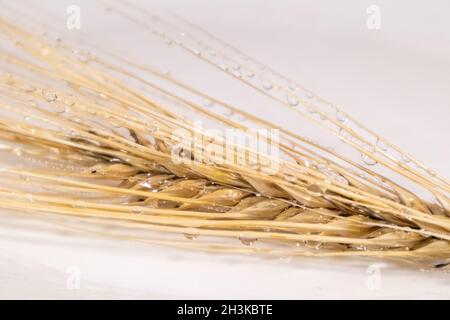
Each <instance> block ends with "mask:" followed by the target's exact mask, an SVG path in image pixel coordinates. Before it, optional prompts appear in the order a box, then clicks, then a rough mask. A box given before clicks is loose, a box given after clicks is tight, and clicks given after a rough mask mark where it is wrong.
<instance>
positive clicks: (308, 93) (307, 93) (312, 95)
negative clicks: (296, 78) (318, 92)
mask: <svg viewBox="0 0 450 320" xmlns="http://www.w3.org/2000/svg"><path fill="white" fill-rule="evenodd" d="M306 97H307V98H308V99H313V98H314V94H313V93H312V92H309V91H307V92H306Z"/></svg>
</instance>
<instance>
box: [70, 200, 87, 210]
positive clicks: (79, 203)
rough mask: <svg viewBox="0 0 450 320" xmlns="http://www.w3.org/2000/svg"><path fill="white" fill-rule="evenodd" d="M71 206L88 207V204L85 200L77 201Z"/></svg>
mask: <svg viewBox="0 0 450 320" xmlns="http://www.w3.org/2000/svg"><path fill="white" fill-rule="evenodd" d="M73 207H74V208H77V209H85V208H87V207H88V205H87V203H85V202H81V201H78V202H75V203H74V204H73Z"/></svg>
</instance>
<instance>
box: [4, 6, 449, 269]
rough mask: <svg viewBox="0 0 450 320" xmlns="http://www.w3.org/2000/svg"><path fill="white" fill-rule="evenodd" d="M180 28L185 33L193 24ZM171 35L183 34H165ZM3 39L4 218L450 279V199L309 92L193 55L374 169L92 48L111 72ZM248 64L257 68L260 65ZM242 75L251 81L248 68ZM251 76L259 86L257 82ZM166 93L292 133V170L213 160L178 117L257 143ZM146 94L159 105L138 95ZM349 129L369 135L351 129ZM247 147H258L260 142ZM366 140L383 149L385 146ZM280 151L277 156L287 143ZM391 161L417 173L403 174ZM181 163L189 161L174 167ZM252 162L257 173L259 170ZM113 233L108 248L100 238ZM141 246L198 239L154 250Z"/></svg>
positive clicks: (421, 169) (288, 146)
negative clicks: (182, 139) (423, 271)
mask: <svg viewBox="0 0 450 320" xmlns="http://www.w3.org/2000/svg"><path fill="white" fill-rule="evenodd" d="M130 7H131V8H134V9H135V10H139V11H142V8H137V7H135V6H130ZM115 10H116V11H117V12H118V14H120V15H122V16H124V17H125V18H127V19H130V20H132V21H134V22H136V23H137V24H139V25H140V26H141V27H142V28H143V29H144V30H147V29H148V31H149V32H150V31H151V26H149V25H148V24H147V23H146V22H145V21H143V20H142V19H138V18H136V17H135V16H133V15H132V14H131V12H130V11H128V10H125V9H120V8H116V9H115ZM175 21H177V22H178V23H186V22H184V21H182V20H180V19H179V18H176V19H175ZM158 24H160V25H162V26H164V27H165V28H167V29H169V30H170V29H174V30H177V29H176V26H175V25H174V24H173V23H169V22H166V20H163V19H161V18H158ZM0 27H1V34H2V36H3V37H4V39H6V40H9V41H10V42H11V43H13V44H14V49H13V50H12V53H11V52H8V51H7V50H5V51H2V52H1V54H0V59H1V61H2V66H5V70H8V71H7V72H5V73H4V75H3V76H2V78H1V81H0V101H1V104H0V110H1V111H0V112H1V114H2V118H1V120H0V139H1V141H2V144H1V145H0V149H1V152H2V154H3V165H2V168H1V171H0V173H1V175H0V207H2V208H5V209H9V210H13V211H15V212H24V211H25V212H30V213H31V214H35V215H37V216H44V217H61V216H62V217H73V218H77V219H80V220H83V221H93V220H92V219H93V218H95V219H96V220H95V223H94V222H92V224H94V225H98V226H99V227H101V226H107V225H115V226H121V227H123V228H127V229H126V230H127V234H126V237H127V238H131V239H135V240H137V241H144V242H151V243H158V244H164V245H172V246H179V247H185V248H191V249H199V250H212V251H219V252H252V253H255V254H269V255H280V254H283V255H290V256H375V257H380V258H395V259H401V260H404V261H410V262H418V263H422V264H426V265H434V266H439V267H444V266H446V265H447V264H448V261H449V259H450V242H449V240H450V219H449V205H448V192H449V191H450V188H449V183H448V182H447V181H446V180H445V179H444V178H442V177H439V176H438V175H437V174H436V173H434V172H433V171H431V170H430V169H429V168H427V167H425V166H424V165H423V164H422V163H420V162H419V161H417V160H415V159H413V158H412V157H411V156H410V155H407V154H405V153H404V152H403V151H401V150H400V149H399V148H397V147H395V146H394V145H393V144H390V143H389V142H387V140H386V139H384V138H381V137H380V136H378V135H376V134H375V133H374V132H373V131H370V130H369V129H366V128H365V127H364V126H363V125H362V124H360V123H359V122H356V121H355V120H354V119H352V118H351V117H350V115H348V114H345V113H344V112H343V111H341V110H339V109H338V110H336V109H333V112H337V115H338V117H337V118H336V115H330V113H327V112H326V111H324V110H323V109H322V108H321V107H320V106H318V105H329V103H328V102H327V101H325V100H323V99H322V98H318V96H317V95H316V94H313V93H311V92H310V91H309V90H306V89H305V91H306V92H307V97H306V98H302V97H299V96H297V94H293V93H289V95H288V99H287V100H285V99H281V98H280V97H279V96H278V95H276V94H275V93H272V92H268V91H267V90H264V88H260V87H257V86H256V85H255V84H254V83H252V82H251V81H250V80H247V79H245V78H243V77H242V75H240V74H236V73H233V72H232V71H230V70H229V68H221V67H220V66H218V65H216V64H215V61H214V60H211V59H208V58H206V57H204V55H201V54H200V55H199V54H198V52H197V49H195V48H192V47H190V46H187V45H185V44H180V45H179V46H180V47H181V49H183V50H184V51H186V53H191V54H194V55H195V56H198V58H199V59H201V60H202V61H204V62H207V63H209V64H211V65H214V66H217V67H218V68H219V69H221V70H222V71H224V72H227V73H229V74H230V75H231V76H232V77H234V78H235V80H236V81H239V82H242V83H243V84H244V85H247V86H248V87H249V88H250V89H252V90H255V91H256V92H258V93H259V94H261V95H264V96H266V97H268V98H270V99H272V100H273V101H275V102H277V103H279V104H280V105H283V107H285V108H294V106H295V108H294V110H295V112H296V113H298V114H299V115H300V116H302V117H305V118H306V119H307V120H308V121H310V122H312V123H314V124H317V125H318V127H321V128H322V129H325V131H327V132H329V133H330V134H332V135H337V136H338V137H339V138H340V139H341V140H343V141H344V142H346V143H347V144H348V145H350V146H351V147H353V148H354V149H356V150H357V151H358V152H359V153H361V157H362V159H363V160H365V161H364V162H365V163H366V164H368V165H369V166H367V165H362V164H360V163H358V162H357V161H355V160H352V159H350V158H348V157H346V156H345V155H344V154H339V153H337V152H335V151H333V150H331V149H328V148H326V147H324V146H322V145H320V144H318V143H316V142H314V141H311V140H310V139H308V138H305V137H303V136H300V135H298V134H296V133H293V132H290V131H289V130H286V129H283V128H281V127H279V126H277V125H276V124H273V123H271V122H270V121H268V120H266V119H261V118H259V117H257V116H255V115H252V114H250V113H246V112H243V111H241V110H240V108H238V107H236V106H233V105H230V104H228V103H225V102H223V101H221V100H219V99H216V98H214V97H212V96H211V95H208V94H205V93H203V92H201V91H199V90H196V89H195V88H193V87H192V86H190V85H189V84H186V83H184V82H182V81H180V80H177V79H175V78H173V77H171V76H168V75H166V74H164V73H163V72H159V71H157V70H155V69H152V68H149V67H147V66H142V65H140V64H138V63H135V62H132V61H129V60H127V59H126V58H123V57H120V56H118V55H116V54H114V53H112V52H110V51H107V50H104V49H102V48H99V47H98V46H92V47H93V50H98V52H99V53H102V54H103V56H102V57H100V55H95V54H94V53H89V54H87V53H82V52H79V51H77V50H74V49H73V48H72V47H71V46H70V45H69V44H66V43H59V42H58V43H56V44H54V43H51V42H49V40H48V39H46V38H44V37H41V36H38V35H36V34H34V33H32V32H29V31H27V30H26V29H24V28H22V27H19V26H16V25H14V24H12V23H10V22H9V21H8V20H7V19H0ZM194 28H195V30H197V32H199V33H200V34H202V33H205V32H204V31H203V30H201V29H198V28H197V27H194ZM188 36H189V38H190V39H191V40H192V41H194V40H195V41H197V40H196V38H195V37H194V36H193V35H191V34H189V35H188ZM206 36H207V37H209V38H211V39H212V41H217V39H216V38H214V37H212V36H211V35H209V34H207V33H206ZM164 37H167V36H166V35H165V34H164ZM166 40H167V39H166ZM169 40H170V39H169ZM220 45H221V46H222V48H223V51H217V53H218V54H219V55H220V56H221V59H222V60H223V59H225V60H226V61H228V63H229V64H230V65H231V63H237V62H236V61H235V60H236V59H235V58H233V57H228V55H227V52H229V51H230V50H231V51H232V52H235V53H237V54H238V55H240V56H241V57H242V55H243V54H242V53H241V52H240V51H238V50H236V49H234V48H232V47H230V46H229V45H226V44H224V43H223V42H220ZM18 52H20V54H18ZM93 52H94V51H93ZM216 56H217V54H216ZM244 58H245V61H247V63H248V64H250V63H251V62H252V61H253V60H250V62H248V61H249V57H247V56H244ZM227 59H228V60H227ZM253 63H257V64H259V62H253ZM239 66H240V68H244V67H243V66H244V64H243V63H242V62H239ZM246 68H247V67H246ZM134 69H138V70H139V73H137V72H134V71H132V70H134ZM248 69H249V70H250V71H249V72H254V71H253V69H251V66H250V67H248ZM142 74H147V75H149V76H151V77H152V79H154V81H149V80H147V79H146V78H144V77H143V76H142ZM252 78H253V77H252ZM276 79H278V80H271V82H264V81H265V80H264V81H263V83H264V85H263V87H264V86H266V87H267V88H269V86H270V87H273V86H274V83H275V82H277V81H284V82H287V83H289V84H290V85H292V84H293V82H292V81H291V80H290V79H287V78H285V77H282V76H277V77H276ZM161 82H165V83H170V84H171V85H172V86H173V87H176V88H178V89H180V90H183V92H188V93H189V94H190V95H193V96H195V97H196V98H200V99H203V100H205V99H206V100H207V101H209V102H211V103H214V104H216V105H220V106H222V107H224V108H226V109H227V110H228V111H229V112H232V113H233V114H237V115H240V116H241V117H243V118H245V119H247V120H248V121H251V122H252V123H254V124H256V125H258V126H261V127H266V128H276V129H279V130H280V136H281V139H282V140H281V143H280V144H279V148H280V150H281V152H282V158H281V159H276V160H277V161H278V160H279V170H278V171H277V172H275V173H271V174H267V173H266V172H264V170H262V167H261V163H266V162H268V161H269V162H270V161H273V160H274V159H272V158H271V156H270V155H267V154H263V153H259V152H258V151H256V150H253V149H251V148H249V147H247V146H245V145H239V144H232V145H231V146H228V147H231V148H232V149H233V150H234V151H235V153H234V157H233V160H235V161H229V159H224V155H223V154H221V153H208V152H206V155H205V151H206V146H205V144H204V142H207V143H208V145H209V146H211V145H212V146H215V147H218V148H220V147H221V146H222V145H221V144H220V141H218V140H217V139H214V137H211V136H210V135H209V134H208V132H206V131H205V130H203V129H199V128H198V127H196V126H195V123H194V122H193V121H192V119H188V118H186V117H185V116H183V115H182V114H181V113H177V112H176V111H175V110H179V109H182V110H190V111H192V112H196V113H197V114H198V115H200V116H201V117H202V118H205V119H209V120H211V121H213V122H214V123H215V124H216V125H220V126H225V127H232V128H238V129H242V130H246V129H249V128H248V127H247V125H246V124H243V123H240V122H237V121H234V120H233V119H230V118H228V117H226V116H223V115H220V114H216V113H214V112H212V111H210V110H208V108H205V107H203V106H202V105H200V104H199V103H198V102H195V101H193V100H192V99H189V98H186V97H185V96H184V95H182V94H179V91H177V90H172V91H171V90H168V89H165V87H164V86H162V85H161V84H160V83H161ZM136 83H137V84H138V85H136ZM267 83H268V84H267ZM133 84H134V85H133ZM277 84H278V82H277ZM294 85H295V87H296V88H300V86H299V85H297V84H294ZM139 86H143V87H144V88H145V89H141V90H139V89H138V87H139ZM280 87H281V85H280ZM286 92H287V91H286V90H284V91H283V90H282V93H283V94H285V93H286ZM310 97H314V99H315V101H316V102H317V103H316V102H313V101H310V100H311V99H310ZM162 98H163V99H162ZM308 99H309V100H308ZM314 99H313V100H314ZM196 101H198V100H196ZM175 105H176V106H177V107H178V109H176V108H173V106H175ZM299 107H300V109H299ZM301 108H303V109H301ZM305 110H306V111H307V112H304V111H305ZM316 116H319V117H320V119H319V120H318V119H317V118H316ZM343 119H345V120H346V121H341V120H343ZM350 121H351V122H352V123H353V124H356V126H353V127H352V126H350V125H349V124H348V123H349V122H350ZM180 128H182V129H184V130H185V131H187V132H189V133H191V134H192V135H196V134H197V135H200V136H201V137H202V143H200V144H194V145H192V146H191V148H190V149H189V150H185V149H176V148H177V145H178V141H177V140H176V139H175V138H174V136H173V132H175V131H176V130H178V129H180ZM248 132H249V133H250V134H251V135H255V136H256V132H255V131H254V130H251V129H249V131H248ZM367 134H369V135H372V136H374V137H375V138H376V141H377V142H383V146H382V147H381V146H380V144H378V145H376V144H375V145H374V144H373V143H371V142H370V141H369V140H368V139H367V138H366V137H367ZM269 144H272V145H275V141H270V142H269ZM384 145H386V146H389V148H391V149H392V150H394V151H395V152H396V153H397V155H401V156H403V157H407V160H408V161H406V162H405V161H401V160H398V159H396V158H395V157H394V156H392V155H391V154H389V153H388V152H386V148H385V147H384ZM174 153H175V154H177V155H178V156H180V157H181V158H183V159H184V160H191V161H183V162H180V163H174V161H173V156H174ZM200 154H201V155H202V159H201V160H199V159H198V157H199V156H198V155H200ZM250 158H256V159H258V160H259V161H258V162H256V163H248V162H246V161H245V160H248V159H250ZM192 160H199V161H192ZM240 160H243V161H240ZM374 164H377V165H379V166H384V167H385V168H387V169H389V170H391V171H392V172H395V173H396V174H398V175H400V176H401V177H402V178H404V179H408V180H409V181H410V182H412V183H414V184H416V185H418V186H420V187H421V188H422V189H424V190H427V191H428V192H429V193H430V194H432V195H433V196H434V199H435V201H432V200H425V199H424V198H423V197H421V196H419V195H417V194H416V193H415V192H413V191H412V190H410V189H408V188H406V187H403V186H402V185H400V184H399V183H396V182H394V181H393V180H391V179H389V178H387V177H386V176H383V175H381V174H379V173H377V172H375V171H374V170H372V169H371V168H370V166H372V165H374ZM412 164H414V165H415V167H413V166H412ZM99 230H101V229H99ZM99 230H96V231H95V232H102V231H99ZM138 230H151V231H155V232H159V234H161V233H162V234H174V235H184V237H186V238H188V239H189V240H194V239H197V238H198V239H197V241H188V240H186V239H184V238H181V239H179V238H170V239H167V238H163V237H158V236H156V235H155V236H154V237H149V236H148V235H146V236H143V235H142V234H141V233H139V232H137V231H138ZM93 232H94V231H93ZM103 233H106V234H109V233H108V232H103ZM202 238H204V239H207V240H205V241H202ZM230 239H232V240H233V241H229V240H230ZM235 239H239V240H240V242H241V243H242V244H243V245H242V244H240V243H236V242H237V241H235Z"/></svg>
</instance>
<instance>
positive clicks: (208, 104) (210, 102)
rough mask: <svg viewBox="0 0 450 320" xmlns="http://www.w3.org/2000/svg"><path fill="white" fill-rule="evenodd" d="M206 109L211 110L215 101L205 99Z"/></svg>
mask: <svg viewBox="0 0 450 320" xmlns="http://www.w3.org/2000/svg"><path fill="white" fill-rule="evenodd" d="M202 104H203V105H204V106H205V107H207V108H210V107H212V106H213V105H214V102H213V101H211V100H209V99H205V100H203V103H202Z"/></svg>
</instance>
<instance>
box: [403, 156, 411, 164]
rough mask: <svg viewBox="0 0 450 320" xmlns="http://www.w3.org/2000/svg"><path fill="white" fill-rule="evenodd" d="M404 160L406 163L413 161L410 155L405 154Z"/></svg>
mask: <svg viewBox="0 0 450 320" xmlns="http://www.w3.org/2000/svg"><path fill="white" fill-rule="evenodd" d="M402 161H403V162H404V163H410V162H411V158H410V157H409V156H408V155H406V154H403V155H402Z"/></svg>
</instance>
